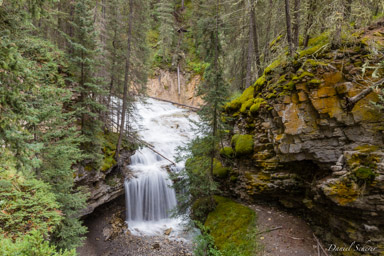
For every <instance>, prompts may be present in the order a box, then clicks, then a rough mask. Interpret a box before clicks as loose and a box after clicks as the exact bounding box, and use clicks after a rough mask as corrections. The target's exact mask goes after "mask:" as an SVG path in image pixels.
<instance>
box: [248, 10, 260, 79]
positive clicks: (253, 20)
mask: <svg viewBox="0 0 384 256" xmlns="http://www.w3.org/2000/svg"><path fill="white" fill-rule="evenodd" d="M250 12H251V13H250V26H251V29H252V35H253V48H254V49H253V50H254V51H255V58H256V70H257V76H258V77H259V76H260V73H261V61H260V51H259V36H258V34H257V24H256V17H255V7H254V6H251V9H250Z"/></svg>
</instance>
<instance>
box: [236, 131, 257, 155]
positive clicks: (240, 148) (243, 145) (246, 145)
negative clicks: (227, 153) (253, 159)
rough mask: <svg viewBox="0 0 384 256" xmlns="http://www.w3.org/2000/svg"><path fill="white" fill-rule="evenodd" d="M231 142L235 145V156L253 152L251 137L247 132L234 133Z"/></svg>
mask: <svg viewBox="0 0 384 256" xmlns="http://www.w3.org/2000/svg"><path fill="white" fill-rule="evenodd" d="M231 144H232V145H233V146H234V147H235V152H236V156H244V155H249V154H252V152H253V137H252V135H249V134H245V135H243V134H235V135H233V137H232V140H231Z"/></svg>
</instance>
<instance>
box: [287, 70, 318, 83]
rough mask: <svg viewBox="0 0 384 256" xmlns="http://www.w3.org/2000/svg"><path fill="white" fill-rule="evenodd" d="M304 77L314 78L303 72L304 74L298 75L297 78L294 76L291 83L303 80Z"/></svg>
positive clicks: (310, 74)
mask: <svg viewBox="0 0 384 256" xmlns="http://www.w3.org/2000/svg"><path fill="white" fill-rule="evenodd" d="M305 77H314V75H313V74H312V73H309V72H307V71H304V72H302V73H301V75H299V76H294V77H293V78H292V81H294V82H297V81H300V80H301V79H303V78H305Z"/></svg>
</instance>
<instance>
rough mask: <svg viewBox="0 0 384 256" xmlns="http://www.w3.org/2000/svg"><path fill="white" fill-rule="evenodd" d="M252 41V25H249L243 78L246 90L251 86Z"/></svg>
mask: <svg viewBox="0 0 384 256" xmlns="http://www.w3.org/2000/svg"><path fill="white" fill-rule="evenodd" d="M250 17H251V16H250ZM252 39H253V29H252V23H250V24H249V39H248V56H247V74H246V76H245V88H248V87H249V86H250V85H251V72H252V53H253V49H252Z"/></svg>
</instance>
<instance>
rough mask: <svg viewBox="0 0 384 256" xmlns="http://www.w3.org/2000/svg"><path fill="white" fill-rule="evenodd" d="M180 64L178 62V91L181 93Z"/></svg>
mask: <svg viewBox="0 0 384 256" xmlns="http://www.w3.org/2000/svg"><path fill="white" fill-rule="evenodd" d="M180 90H181V88H180V64H179V63H177V92H178V93H179V95H180Z"/></svg>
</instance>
